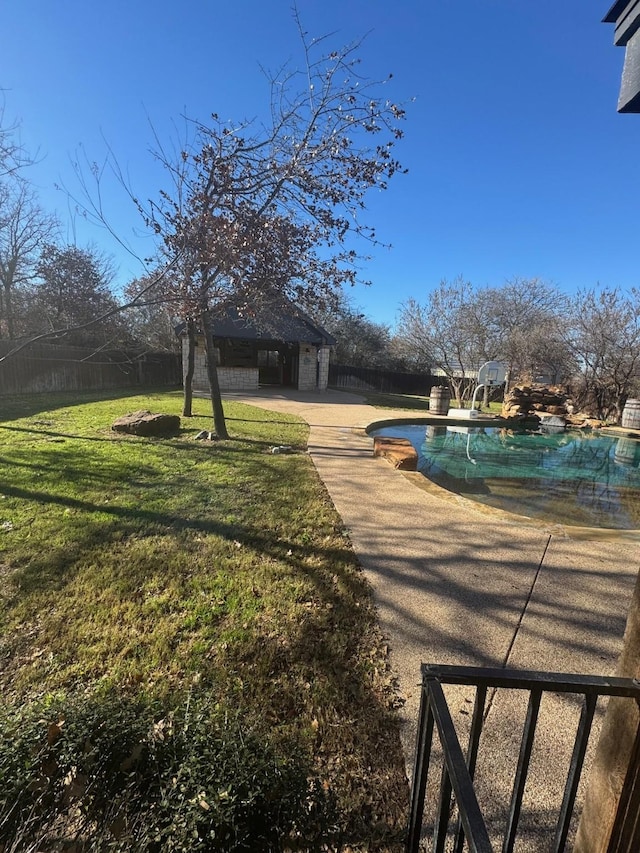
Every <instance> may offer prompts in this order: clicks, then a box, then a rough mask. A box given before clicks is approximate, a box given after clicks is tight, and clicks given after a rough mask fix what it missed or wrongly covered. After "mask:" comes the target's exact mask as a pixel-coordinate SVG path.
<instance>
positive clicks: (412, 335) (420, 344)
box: [397, 277, 487, 403]
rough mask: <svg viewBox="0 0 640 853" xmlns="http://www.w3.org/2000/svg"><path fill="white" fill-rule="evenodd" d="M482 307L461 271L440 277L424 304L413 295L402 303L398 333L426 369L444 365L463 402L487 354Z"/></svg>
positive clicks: (454, 394)
mask: <svg viewBox="0 0 640 853" xmlns="http://www.w3.org/2000/svg"><path fill="white" fill-rule="evenodd" d="M478 307H479V304H478V302H477V294H476V291H475V289H474V287H473V285H472V284H471V283H470V282H468V281H465V280H464V279H463V278H461V277H458V278H456V279H454V281H453V282H448V281H446V280H443V281H441V282H440V284H439V285H438V286H437V287H436V288H434V289H433V290H432V291H431V292H430V293H429V294H428V296H427V302H426V304H425V305H421V304H420V303H418V302H417V301H416V300H415V299H409V300H408V301H407V302H406V303H405V304H404V305H402V307H401V309H400V315H399V321H398V327H397V337H398V339H399V340H401V341H402V342H403V345H404V352H405V355H407V356H410V355H411V356H412V357H413V360H414V362H415V363H416V365H419V366H421V367H422V368H423V369H424V368H427V367H432V368H433V367H436V368H438V369H439V370H441V371H442V373H443V374H444V376H445V377H446V378H447V381H448V382H449V384H450V386H451V389H452V391H453V396H454V397H455V398H456V399H458V400H459V401H460V402H461V403H462V402H463V401H465V400H467V399H468V398H469V397H470V392H471V390H472V388H473V385H474V383H475V379H476V372H477V369H478V367H479V366H480V364H481V363H482V362H483V361H485V360H486V358H487V354H486V341H485V338H484V333H485V326H484V325H483V324H482V323H481V322H479V315H478V310H477V309H478Z"/></svg>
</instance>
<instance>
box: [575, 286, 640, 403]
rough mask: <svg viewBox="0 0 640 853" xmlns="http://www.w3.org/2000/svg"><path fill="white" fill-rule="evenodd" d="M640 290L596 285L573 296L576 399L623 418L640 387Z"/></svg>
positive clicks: (578, 401) (639, 391)
mask: <svg viewBox="0 0 640 853" xmlns="http://www.w3.org/2000/svg"><path fill="white" fill-rule="evenodd" d="M639 297H640V293H639V292H638V291H637V290H635V289H633V290H632V291H631V293H630V294H625V293H623V292H622V291H621V290H619V289H618V288H609V287H605V288H598V289H596V288H590V289H587V290H583V291H581V292H580V293H579V294H578V296H577V297H576V298H575V299H574V300H573V302H572V304H571V308H570V312H569V316H568V326H567V342H568V344H569V345H570V347H571V348H572V351H573V354H574V356H575V359H576V363H577V365H578V371H579V373H578V376H579V378H578V380H577V383H576V386H575V388H574V391H575V396H576V402H577V404H578V405H579V406H580V407H581V408H585V409H586V410H588V411H593V412H594V413H595V414H596V415H597V416H598V417H601V418H607V417H609V416H611V415H615V417H616V419H619V418H620V416H621V414H622V409H623V408H624V404H625V403H626V401H627V398H628V397H629V396H631V395H632V394H636V393H640V298H639Z"/></svg>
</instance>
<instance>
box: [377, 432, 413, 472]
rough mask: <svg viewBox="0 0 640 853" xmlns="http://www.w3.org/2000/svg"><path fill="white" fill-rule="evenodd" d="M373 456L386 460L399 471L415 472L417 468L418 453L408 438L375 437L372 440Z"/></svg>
mask: <svg viewBox="0 0 640 853" xmlns="http://www.w3.org/2000/svg"><path fill="white" fill-rule="evenodd" d="M373 455H374V456H378V457H381V458H382V459H386V460H387V462H390V463H391V464H392V465H393V467H394V468H398V469H400V470H401V471H415V470H416V469H417V467H418V453H417V451H416V450H415V448H414V446H413V445H412V444H411V442H410V441H409V439H408V438H392V437H387V436H383V435H376V436H374V439H373Z"/></svg>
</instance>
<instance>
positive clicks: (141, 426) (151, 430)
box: [111, 409, 180, 436]
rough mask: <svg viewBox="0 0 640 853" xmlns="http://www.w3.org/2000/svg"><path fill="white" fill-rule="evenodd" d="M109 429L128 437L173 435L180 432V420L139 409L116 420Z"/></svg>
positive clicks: (173, 416) (172, 416) (174, 416)
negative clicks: (125, 434)
mask: <svg viewBox="0 0 640 853" xmlns="http://www.w3.org/2000/svg"><path fill="white" fill-rule="evenodd" d="M111 429H112V430H114V432H126V433H129V434H130V435H147V436H149V435H152V436H163V435H175V433H176V432H178V431H179V430H180V418H179V417H178V415H164V414H156V415H154V414H152V413H151V412H149V411H146V410H142V409H141V410H140V411H138V412H131V413H130V414H128V415H123V417H121V418H118V419H117V420H116V421H114V422H113V424H112V425H111Z"/></svg>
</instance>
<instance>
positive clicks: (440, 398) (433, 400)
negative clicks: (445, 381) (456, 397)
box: [429, 385, 451, 415]
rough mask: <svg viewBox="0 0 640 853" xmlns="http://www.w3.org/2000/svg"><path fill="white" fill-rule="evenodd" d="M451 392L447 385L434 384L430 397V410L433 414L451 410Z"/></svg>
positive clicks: (445, 412) (442, 413)
mask: <svg viewBox="0 0 640 853" xmlns="http://www.w3.org/2000/svg"><path fill="white" fill-rule="evenodd" d="M450 402H451V394H450V393H449V389H448V388H447V386H446V385H434V387H433V388H432V389H431V395H430V397H429V412H430V413H431V414H432V415H446V414H447V412H448V411H449V403H450Z"/></svg>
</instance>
